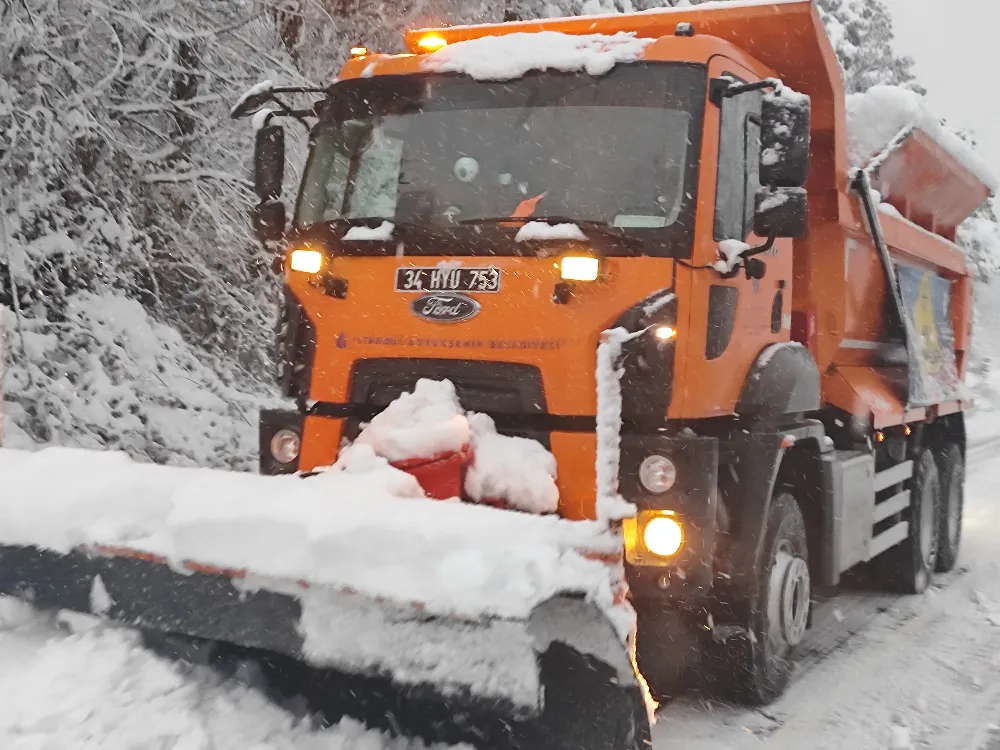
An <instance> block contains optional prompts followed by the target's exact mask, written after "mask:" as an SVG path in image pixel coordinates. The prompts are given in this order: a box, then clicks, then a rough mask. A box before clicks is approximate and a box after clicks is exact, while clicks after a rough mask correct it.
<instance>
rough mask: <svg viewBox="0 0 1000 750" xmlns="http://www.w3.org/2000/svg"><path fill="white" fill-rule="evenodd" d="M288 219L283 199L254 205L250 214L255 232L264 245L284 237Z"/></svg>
mask: <svg viewBox="0 0 1000 750" xmlns="http://www.w3.org/2000/svg"><path fill="white" fill-rule="evenodd" d="M287 220H288V219H287V217H286V216H285V204H284V203H282V202H281V201H267V202H266V203H261V204H259V205H257V206H254V208H253V212H252V213H251V215H250V221H251V222H252V223H253V231H254V234H255V235H257V239H258V240H260V242H261V243H262V244H264V245H267V244H268V243H272V242H281V240H282V239H284V237H285V224H286V222H287Z"/></svg>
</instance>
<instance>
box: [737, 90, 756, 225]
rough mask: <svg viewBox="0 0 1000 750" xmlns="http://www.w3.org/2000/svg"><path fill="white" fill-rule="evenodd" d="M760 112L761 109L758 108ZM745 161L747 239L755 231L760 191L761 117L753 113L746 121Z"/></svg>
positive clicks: (744, 214) (744, 193)
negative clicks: (756, 207)
mask: <svg viewBox="0 0 1000 750" xmlns="http://www.w3.org/2000/svg"><path fill="white" fill-rule="evenodd" d="M758 112H759V107H758ZM745 144H746V146H745V148H744V152H743V153H744V154H746V158H745V159H744V160H743V174H744V175H745V181H744V185H745V186H746V188H745V190H744V191H743V236H742V237H741V238H740V239H746V238H747V237H748V236H749V235H750V233H751V232H752V231H753V202H754V198H755V197H756V195H757V191H758V190H760V115H759V114H754V113H751V114H750V115H749V116H748V117H747V119H746V137H745Z"/></svg>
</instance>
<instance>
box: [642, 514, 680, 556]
mask: <svg viewBox="0 0 1000 750" xmlns="http://www.w3.org/2000/svg"><path fill="white" fill-rule="evenodd" d="M683 542H684V531H683V530H682V529H681V525H680V524H679V523H677V521H675V520H674V519H673V518H670V517H669V516H656V517H655V518H651V519H650V520H649V522H648V523H647V524H646V526H645V528H644V529H643V530H642V544H643V546H644V547H645V548H646V549H648V550H649V551H650V552H652V553H653V554H654V555H659V556H660V557H670V556H671V555H673V554H676V552H677V550H679V549H680V548H681V544H682V543H683Z"/></svg>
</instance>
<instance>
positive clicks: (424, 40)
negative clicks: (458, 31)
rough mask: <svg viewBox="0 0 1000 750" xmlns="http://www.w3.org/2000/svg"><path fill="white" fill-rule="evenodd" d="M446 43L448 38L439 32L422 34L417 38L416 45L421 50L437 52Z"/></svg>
mask: <svg viewBox="0 0 1000 750" xmlns="http://www.w3.org/2000/svg"><path fill="white" fill-rule="evenodd" d="M447 44H448V40H447V39H445V38H444V37H443V36H441V35H440V34H424V35H423V36H422V37H420V39H418V40H417V46H418V47H419V48H420V49H421V50H422V51H423V52H437V51H438V50H439V49H441V48H442V47H444V46H446V45H447Z"/></svg>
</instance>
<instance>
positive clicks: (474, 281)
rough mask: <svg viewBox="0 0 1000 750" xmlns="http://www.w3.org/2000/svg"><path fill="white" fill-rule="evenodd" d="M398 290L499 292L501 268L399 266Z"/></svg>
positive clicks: (397, 272)
mask: <svg viewBox="0 0 1000 750" xmlns="http://www.w3.org/2000/svg"><path fill="white" fill-rule="evenodd" d="M396 291H397V292H499V291H500V269H499V268H492V267H491V268H397V269H396Z"/></svg>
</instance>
